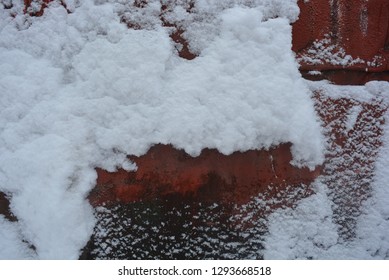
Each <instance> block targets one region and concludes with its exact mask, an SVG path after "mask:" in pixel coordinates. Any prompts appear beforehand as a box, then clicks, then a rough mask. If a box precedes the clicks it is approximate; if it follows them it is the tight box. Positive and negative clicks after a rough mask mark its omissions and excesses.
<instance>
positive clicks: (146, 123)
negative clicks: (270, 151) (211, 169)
mask: <svg viewBox="0 0 389 280" xmlns="http://www.w3.org/2000/svg"><path fill="white" fill-rule="evenodd" d="M12 2H13V3H14V5H13V6H7V7H6V6H5V5H4V4H0V91H1V96H0V191H4V192H6V193H8V194H10V195H11V197H12V198H11V209H12V211H13V213H14V214H15V215H16V216H17V218H18V225H17V226H16V225H15V226H11V225H9V223H8V222H5V221H2V222H1V223H2V224H1V225H2V226H4V227H7V228H8V229H5V230H4V231H2V234H3V235H7V236H8V237H7V238H8V239H10V240H13V241H12V243H10V246H13V245H12V244H15V242H16V243H17V244H18V245H17V246H19V247H21V246H22V245H20V244H24V243H21V241H20V242H19V241H17V238H18V236H20V238H21V236H22V237H23V238H22V239H24V240H25V241H26V242H27V243H29V244H32V245H33V246H34V247H35V248H36V253H37V256H36V257H38V258H46V259H48V258H50V259H51V258H63V259H68V258H77V257H78V255H79V250H80V249H81V248H82V247H83V246H84V245H85V243H86V242H87V240H88V238H89V236H90V234H91V232H92V228H93V225H94V219H93V215H92V209H91V207H90V206H89V204H88V203H87V201H86V200H85V197H86V195H87V193H88V192H89V191H90V190H91V188H92V187H93V186H94V183H95V180H96V173H95V171H94V168H95V167H102V168H105V169H107V170H115V169H116V168H117V167H123V168H125V169H127V170H130V169H135V168H136V167H135V166H134V165H133V164H132V163H131V162H129V161H128V160H127V159H126V156H127V155H129V154H133V155H141V154H143V153H145V152H146V151H147V150H148V149H149V148H150V146H151V145H153V144H156V143H164V144H167V143H170V144H173V145H174V146H175V147H177V148H183V149H185V150H186V151H187V152H188V153H190V154H191V155H197V154H199V153H200V152H201V150H202V149H203V148H206V147H208V148H217V149H218V150H219V151H221V152H222V153H225V154H230V153H232V152H234V151H238V150H240V151H244V150H248V149H261V148H269V147H271V146H272V145H277V144H280V143H282V142H291V143H292V144H293V146H292V153H293V158H294V160H293V163H294V164H295V165H297V166H308V167H310V168H313V167H314V166H315V165H317V164H320V163H321V162H322V160H323V156H322V138H321V133H320V127H319V124H318V122H317V121H316V116H315V112H314V109H313V103H312V101H311V99H310V91H309V90H308V88H307V86H306V85H305V84H304V82H303V81H302V79H301V77H300V74H299V72H298V70H297V63H296V62H295V60H294V57H293V53H292V51H291V27H290V25H289V23H290V21H293V20H295V19H296V18H297V15H298V7H297V5H296V1H295V0H290V1H281V0H280V1H270V0H263V1H249V2H250V5H243V4H241V2H244V1H204V0H198V1H195V2H196V4H195V7H196V12H195V13H194V14H195V15H197V18H196V17H195V18H193V23H191V22H189V21H187V20H186V24H187V25H188V33H187V34H186V35H185V36H186V37H187V39H188V41H189V43H190V45H191V46H192V47H193V48H194V49H196V52H197V53H198V55H199V56H198V57H197V58H196V59H194V60H192V61H186V60H183V59H181V58H179V57H178V56H177V54H176V50H175V47H176V46H175V44H173V42H172V40H171V39H170V37H169V32H170V31H169V28H165V27H162V25H161V22H160V19H159V13H156V11H159V9H160V6H159V5H160V3H159V1H149V2H150V4H149V5H148V6H147V7H146V8H145V9H144V10H142V11H141V9H138V8H134V7H132V6H131V5H127V4H122V3H124V2H123V1H91V0H86V1H65V2H66V4H68V8H69V10H70V11H72V13H70V14H68V13H67V11H66V10H65V9H64V8H63V7H62V6H61V5H59V4H58V3H56V2H53V3H52V4H50V5H49V8H47V9H46V10H45V13H44V15H43V16H42V17H39V18H35V17H30V16H28V15H24V14H23V13H22V6H23V5H22V2H23V1H21V0H20V1H12ZM126 2H127V1H126ZM129 2H131V1H129ZM227 2H228V4H226V3H227ZM130 4H131V3H130ZM120 13H122V15H125V16H127V17H129V18H135V19H137V18H138V19H139V20H140V19H141V18H142V20H143V21H144V24H145V26H144V29H141V30H131V29H128V28H127V26H126V25H125V24H121V23H120V16H119V14H120ZM140 13H142V16H140ZM183 13H184V12H183V10H181V11H179V10H177V11H175V14H172V15H170V16H171V17H172V20H174V21H178V20H179V19H180V17H181V18H185V14H183ZM185 13H186V12H185ZM200 15H201V16H200ZM275 16H279V17H278V18H274V17H275ZM203 27H204V29H203V31H202V33H203V35H201V32H199V31H200V30H202V28H203ZM204 31H205V32H204ZM208 31H209V32H208ZM197 39H198V42H200V43H198V44H197V43H196V40H197ZM15 228H19V229H18V230H19V231H18V235H16V234H15ZM2 246H4V245H3V243H2ZM23 250H24V249H23ZM24 251H25V252H29V251H28V250H27V251H26V250H24ZM7 252H9V251H8V250H1V254H2V257H4V258H7V257H8V256H9V257H10V258H11V257H17V256H15V255H13V254H11V253H9V255H7V254H8V253H7ZM26 257H30V254H28V255H26Z"/></svg>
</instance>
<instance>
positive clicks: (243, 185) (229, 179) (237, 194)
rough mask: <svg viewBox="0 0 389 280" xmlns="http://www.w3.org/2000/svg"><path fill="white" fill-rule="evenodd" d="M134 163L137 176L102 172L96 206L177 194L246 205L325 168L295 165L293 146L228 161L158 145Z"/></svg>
mask: <svg viewBox="0 0 389 280" xmlns="http://www.w3.org/2000/svg"><path fill="white" fill-rule="evenodd" d="M131 159H132V160H133V161H135V162H136V164H137V165H138V170H137V171H136V172H126V171H124V170H119V171H118V172H114V173H110V172H107V171H104V170H100V169H99V170H97V172H98V180H97V184H96V188H95V190H94V191H93V192H92V194H91V195H90V197H89V199H90V201H91V203H92V205H98V204H101V203H104V202H110V201H111V202H114V201H120V202H132V201H139V200H152V199H155V198H163V197H164V196H169V195H177V194H179V195H182V196H190V197H194V198H196V199H200V200H205V201H218V202H236V203H244V202H247V201H248V200H249V199H250V198H251V197H252V196H254V195H257V194H259V193H263V192H265V190H267V189H268V186H270V185H273V186H275V187H281V188H284V187H287V185H289V186H290V185H297V184H302V183H303V184H309V183H310V182H312V180H313V179H315V178H316V177H317V176H318V174H319V173H320V171H319V168H317V169H316V170H315V171H309V170H308V169H307V168H303V169H298V168H296V167H293V166H292V165H290V161H291V160H292V155H291V153H290V144H282V145H280V146H278V147H275V148H272V149H270V150H269V151H265V150H257V151H247V152H235V153H233V154H231V155H228V156H226V155H223V154H221V153H219V152H218V151H217V150H214V149H204V150H203V152H202V153H201V154H200V155H199V156H198V157H191V156H189V155H188V154H186V153H185V152H184V151H182V150H177V149H175V148H173V147H172V146H170V145H156V146H153V147H152V148H151V149H150V150H149V151H148V152H147V153H146V154H145V155H143V156H141V157H131ZM275 194H276V193H274V195H275Z"/></svg>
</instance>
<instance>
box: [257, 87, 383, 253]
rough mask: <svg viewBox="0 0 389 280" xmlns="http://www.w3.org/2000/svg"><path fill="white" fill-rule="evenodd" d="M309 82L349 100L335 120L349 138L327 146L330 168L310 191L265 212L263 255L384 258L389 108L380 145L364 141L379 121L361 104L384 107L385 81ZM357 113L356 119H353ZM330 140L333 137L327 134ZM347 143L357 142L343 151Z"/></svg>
mask: <svg viewBox="0 0 389 280" xmlns="http://www.w3.org/2000/svg"><path fill="white" fill-rule="evenodd" d="M310 87H311V89H312V90H316V91H321V92H324V94H325V95H326V96H327V97H329V98H332V99H343V100H348V102H349V103H350V104H352V105H354V106H352V107H351V108H350V109H349V113H348V114H346V115H345V117H344V119H343V120H342V116H341V115H339V116H338V121H335V123H334V125H336V126H337V129H338V130H339V131H342V130H343V131H344V132H345V133H346V135H347V137H348V138H349V139H346V144H345V145H344V147H343V151H339V150H338V151H337V148H336V146H334V145H332V146H331V147H329V149H330V151H329V153H331V152H332V153H333V154H335V155H333V156H331V155H330V156H329V158H330V160H329V161H327V162H326V163H325V166H326V169H327V172H328V171H330V172H329V173H328V174H326V170H325V171H324V175H323V176H320V177H319V178H318V179H317V180H316V182H315V183H314V188H315V194H314V195H312V196H310V197H308V198H305V199H303V200H302V201H301V202H300V203H299V204H298V205H297V206H296V207H295V208H293V209H292V208H289V209H282V210H278V211H276V212H274V213H272V214H271V215H270V217H269V224H268V227H269V233H268V234H267V237H266V239H265V244H266V250H265V254H264V257H265V258H266V259H306V258H312V259H389V235H388V233H389V206H388V205H389V204H388V201H389V187H388V178H389V172H388V169H387V168H388V159H389V124H388V122H387V120H388V118H389V113H388V112H387V111H386V113H385V115H384V119H385V121H386V124H385V125H384V126H383V127H382V128H383V131H382V136H381V137H378V138H379V140H380V141H381V142H382V144H381V145H379V146H381V147H377V145H372V143H374V142H369V140H370V139H369V138H370V137H371V138H377V136H379V135H378V134H374V133H373V134H369V133H370V132H371V131H373V130H377V126H380V125H379V124H378V123H379V122H378V123H377V122H375V119H374V118H372V119H366V117H365V116H364V115H363V113H362V112H361V111H362V107H361V104H377V107H376V108H378V109H379V108H383V110H384V111H385V110H387V108H388V106H389V83H387V82H370V83H368V84H366V86H334V85H329V84H327V83H323V82H315V83H311V85H310ZM341 109H343V108H341ZM330 110H336V108H335V107H333V108H329V111H330ZM365 111H366V110H365ZM377 111H378V110H377ZM369 113H371V114H374V112H368V111H367V112H365V113H364V114H369ZM356 114H358V116H357V117H356V116H355V115H356ZM357 118H358V119H359V123H357V124H356V119H357ZM339 120H340V121H339ZM377 120H378V121H379V118H377ZM329 126H331V125H329ZM362 126H363V127H362ZM361 127H362V128H361ZM352 129H354V130H359V131H358V134H359V135H358V137H360V138H354V137H355V135H353V134H352V133H350V130H352ZM361 139H362V140H361ZM373 140H374V139H373ZM332 141H334V139H332V140H331V139H329V142H332ZM352 142H359V143H353V144H355V146H353V147H352V151H351V150H349V151H347V152H346V153H343V152H344V150H347V149H348V145H349V144H348V143H352ZM353 144H351V145H353ZM377 148H378V153H377V154H375V153H374V149H377ZM374 157H376V158H374ZM361 162H362V164H361ZM371 162H373V163H371ZM370 163H371V164H370ZM370 165H372V167H370ZM344 167H346V169H344ZM341 168H343V169H341ZM335 173H337V174H335ZM336 177H337V178H336ZM366 183H367V184H366ZM346 204H354V206H353V205H352V206H351V207H350V205H346ZM339 209H341V210H342V211H338V210H339Z"/></svg>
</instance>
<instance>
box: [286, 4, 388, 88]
mask: <svg viewBox="0 0 389 280" xmlns="http://www.w3.org/2000/svg"><path fill="white" fill-rule="evenodd" d="M299 7H300V10H301V13H300V18H299V20H298V21H296V22H295V23H294V24H293V51H294V52H296V54H297V57H301V56H311V55H310V54H309V49H310V48H312V46H313V42H315V41H317V40H322V39H325V38H329V39H330V41H331V45H336V46H337V48H336V49H334V51H333V53H335V52H336V51H338V50H339V49H340V48H342V49H344V50H345V54H346V55H350V56H352V57H353V58H354V59H357V58H360V59H362V60H364V62H360V63H356V64H354V65H345V66H343V65H333V64H331V63H328V62H324V63H316V64H314V65H312V64H310V63H307V62H301V63H300V64H301V70H304V71H309V70H320V71H321V70H336V69H347V70H352V71H363V72H367V73H374V72H383V71H388V70H389V1H387V0H369V1H366V0H355V1H349V0H333V1H309V2H307V3H305V2H304V1H302V0H300V1H299ZM372 62H377V63H375V64H374V63H373V64H372ZM343 83H346V82H345V81H343Z"/></svg>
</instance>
